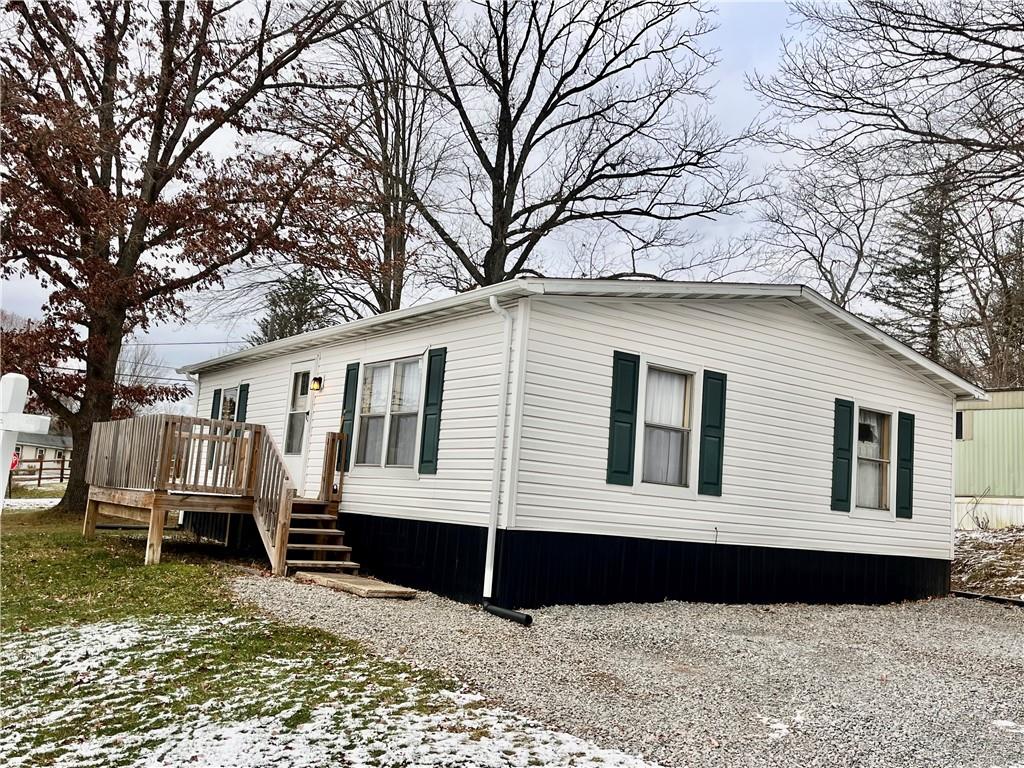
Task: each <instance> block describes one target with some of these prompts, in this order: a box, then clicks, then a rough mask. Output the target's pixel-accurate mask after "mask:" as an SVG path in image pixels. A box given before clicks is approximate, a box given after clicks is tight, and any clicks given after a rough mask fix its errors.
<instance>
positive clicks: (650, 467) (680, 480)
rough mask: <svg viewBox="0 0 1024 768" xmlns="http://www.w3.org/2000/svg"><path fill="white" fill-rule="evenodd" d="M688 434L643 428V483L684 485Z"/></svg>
mask: <svg viewBox="0 0 1024 768" xmlns="http://www.w3.org/2000/svg"><path fill="white" fill-rule="evenodd" d="M689 440H690V433H689V432H685V431H683V430H675V429H662V428H660V427H652V426H650V425H647V426H646V427H644V482H645V483H665V484H668V485H686V482H687V478H686V456H687V454H688V453H689Z"/></svg>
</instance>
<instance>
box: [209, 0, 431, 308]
mask: <svg viewBox="0 0 1024 768" xmlns="http://www.w3.org/2000/svg"><path fill="white" fill-rule="evenodd" d="M410 8H411V6H410V5H409V4H408V3H405V2H397V1H388V0H384V1H383V2H380V1H379V0H356V1H355V2H353V3H350V4H349V9H350V12H352V13H355V14H356V16H357V18H358V20H357V21H356V22H355V23H353V24H352V25H351V26H349V27H346V28H344V29H342V30H340V31H339V32H338V34H337V35H335V36H334V37H333V38H332V39H330V40H329V41H328V42H327V43H326V44H325V46H324V47H323V50H322V51H321V52H320V54H319V55H318V56H317V57H315V59H313V60H311V61H310V62H308V64H307V69H308V71H309V75H308V79H309V82H310V83H312V87H309V85H308V84H303V87H300V88H297V89H295V91H294V92H293V91H288V90H286V91H283V92H282V97H281V98H279V99H277V100H276V101H275V102H274V104H273V106H272V107H271V108H270V109H269V110H268V116H269V118H270V119H269V120H268V123H269V124H270V128H269V129H270V130H271V131H273V132H274V133H275V134H277V136H278V139H279V141H281V142H282V143H283V144H285V145H286V146H300V147H324V146H326V147H330V151H329V152H328V153H326V154H325V157H324V162H325V163H326V164H329V165H331V166H332V167H333V168H334V169H335V172H336V173H337V174H339V175H344V176H345V177H346V178H349V179H350V180H351V182H352V189H353V191H354V192H356V194H357V198H358V204H357V205H355V206H353V207H352V208H350V209H348V210H345V211H338V212H337V214H336V215H337V216H338V217H339V218H342V217H345V218H346V219H347V223H346V226H345V227H343V228H339V229H340V230H341V231H342V233H343V236H342V237H341V238H339V239H338V242H337V243H335V242H334V239H333V238H332V236H331V233H330V232H318V233H317V235H316V237H317V240H318V246H319V247H318V248H317V250H316V258H314V259H309V260H302V261H301V263H298V264H297V263H292V262H282V261H281V260H278V259H273V258H269V259H265V260H263V261H259V262H255V263H251V264H247V265H245V268H244V269H242V270H239V271H237V272H236V273H234V274H233V275H232V276H231V277H230V278H229V279H228V280H227V281H226V282H227V292H226V294H224V295H221V296H217V297H207V299H206V301H201V302H200V303H201V305H203V311H204V313H206V314H211V315H223V314H226V313H228V312H230V313H236V312H237V311H239V310H243V311H251V312H254V313H268V314H269V313H273V312H274V311H275V307H274V304H275V302H276V301H277V297H278V295H279V294H281V292H282V291H284V292H286V293H287V292H288V291H289V290H291V289H292V288H293V287H294V285H295V284H296V281H297V280H301V282H302V284H303V285H304V286H307V287H310V288H312V289H315V290H312V291H311V295H315V297H316V303H317V307H316V310H317V312H318V314H321V313H322V314H323V316H324V317H326V318H330V319H331V320H333V321H336V322H340V321H343V320H353V319H357V318H360V317H364V316H367V315H372V314H379V313H381V312H389V311H391V310H395V309H399V308H400V307H401V306H402V304H403V301H404V300H406V299H407V298H410V293H411V294H412V296H411V298H415V289H414V288H412V287H411V286H412V282H413V281H414V280H415V278H416V276H417V274H418V272H420V271H422V270H420V265H421V262H423V261H424V259H425V258H426V257H427V256H429V255H431V254H433V253H434V249H433V246H434V245H435V243H436V240H435V239H434V238H432V237H426V238H425V237H424V234H425V233H426V234H427V235H432V233H431V232H430V231H429V227H426V228H424V227H422V226H419V224H421V222H417V221H416V218H417V213H416V210H415V208H414V206H413V205H412V203H411V201H410V200H409V198H408V196H407V195H406V193H405V189H406V188H411V189H416V190H417V191H418V192H419V193H420V194H426V193H427V192H428V191H429V189H430V187H431V184H432V183H433V181H434V179H435V178H436V176H437V168H438V165H439V164H440V162H441V158H442V157H443V156H444V154H445V147H446V145H447V142H446V140H445V136H444V133H443V130H442V128H441V126H440V122H441V121H442V119H443V117H444V114H445V110H446V108H445V107H444V106H443V104H442V103H441V101H440V100H439V99H438V98H437V96H436V94H434V93H433V92H432V91H431V89H430V88H427V87H424V86H423V84H422V83H421V82H420V78H419V75H418V74H417V71H418V70H417V68H414V67H413V66H412V65H411V64H410V61H411V60H415V61H418V62H420V64H419V67H424V66H426V65H425V64H424V63H423V62H424V61H425V60H426V59H427V58H428V56H429V53H430V45H431V44H430V41H429V39H428V37H427V34H426V30H425V29H424V27H423V25H422V24H420V23H419V22H418V21H417V20H416V19H415V18H414V16H413V15H412V14H411V13H410ZM359 225H361V226H362V228H363V233H364V235H365V236H364V237H363V239H362V244H361V245H362V247H360V248H359V249H358V250H357V251H355V252H353V251H352V249H351V248H349V247H348V245H349V242H350V238H349V234H350V233H351V231H352V229H353V228H354V227H356V226H359ZM436 268H437V265H436V263H434V264H431V265H429V269H433V270H436Z"/></svg>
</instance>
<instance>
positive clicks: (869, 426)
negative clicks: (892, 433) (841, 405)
mask: <svg viewBox="0 0 1024 768" xmlns="http://www.w3.org/2000/svg"><path fill="white" fill-rule="evenodd" d="M884 429H885V416H884V415H883V414H881V413H874V412H872V411H861V412H860V423H859V424H858V427H857V455H858V456H863V457H865V458H868V459H884V458H888V457H887V456H883V455H882V442H883V440H882V438H883V431H884Z"/></svg>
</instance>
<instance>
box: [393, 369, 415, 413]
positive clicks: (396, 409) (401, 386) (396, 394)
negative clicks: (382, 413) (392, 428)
mask: <svg viewBox="0 0 1024 768" xmlns="http://www.w3.org/2000/svg"><path fill="white" fill-rule="evenodd" d="M419 406H420V361H419V360H407V361H405V362H402V363H396V364H395V387H394V391H393V392H392V395H391V411H392V412H393V413H408V412H409V411H416V410H417V409H418V408H419Z"/></svg>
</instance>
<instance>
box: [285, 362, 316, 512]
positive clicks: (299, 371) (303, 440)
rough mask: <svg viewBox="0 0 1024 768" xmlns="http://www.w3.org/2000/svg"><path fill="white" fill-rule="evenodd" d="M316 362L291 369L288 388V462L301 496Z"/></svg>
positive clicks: (286, 454) (286, 431)
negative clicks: (312, 380) (311, 387)
mask: <svg viewBox="0 0 1024 768" xmlns="http://www.w3.org/2000/svg"><path fill="white" fill-rule="evenodd" d="M312 371H313V362H312V361H311V360H310V361H306V362H304V363H296V364H295V365H293V366H292V368H291V381H290V382H289V386H288V420H287V421H286V422H285V428H284V463H285V466H287V467H288V473H289V474H290V475H291V476H292V480H294V481H295V486H296V488H298V493H299V494H300V495H301V493H302V485H303V474H304V472H305V468H306V447H307V446H308V445H309V411H310V405H311V403H310V397H309V379H310V376H311V375H312Z"/></svg>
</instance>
